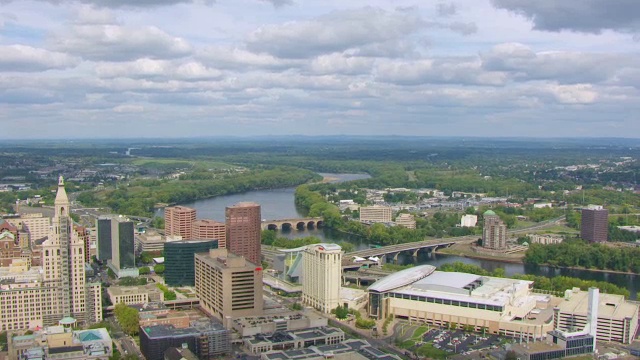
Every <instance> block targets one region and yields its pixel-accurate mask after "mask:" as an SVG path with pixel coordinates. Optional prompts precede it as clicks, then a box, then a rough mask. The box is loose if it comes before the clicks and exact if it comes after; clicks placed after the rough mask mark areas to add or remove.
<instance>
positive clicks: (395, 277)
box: [367, 265, 436, 292]
mask: <svg viewBox="0 0 640 360" xmlns="http://www.w3.org/2000/svg"><path fill="white" fill-rule="evenodd" d="M434 271H436V267H435V266H432V265H420V266H415V267H411V268H408V269H404V270H401V271H398V272H396V273H393V274H391V275H389V276H387V277H385V278H382V279H380V280H378V281H376V282H375V283H373V284H372V285H371V286H369V288H368V289H367V290H369V291H376V292H386V291H389V290H393V289H397V288H400V287H402V286H406V285H409V284H413V283H414V282H416V281H418V280H420V279H424V278H425V277H427V276H429V275H431V274H432V273H433V272H434Z"/></svg>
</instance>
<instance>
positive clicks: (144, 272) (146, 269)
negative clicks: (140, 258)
mask: <svg viewBox="0 0 640 360" xmlns="http://www.w3.org/2000/svg"><path fill="white" fill-rule="evenodd" d="M138 273H140V275H147V274H150V273H151V269H149V267H148V266H143V267H141V268H139V269H138Z"/></svg>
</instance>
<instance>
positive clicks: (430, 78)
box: [375, 58, 508, 86]
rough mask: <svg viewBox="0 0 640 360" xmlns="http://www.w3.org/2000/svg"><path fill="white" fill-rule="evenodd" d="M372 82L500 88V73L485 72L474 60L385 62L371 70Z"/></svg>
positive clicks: (501, 75)
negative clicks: (374, 79)
mask: <svg viewBox="0 0 640 360" xmlns="http://www.w3.org/2000/svg"><path fill="white" fill-rule="evenodd" d="M375 74H376V79H377V80H379V81H384V82H389V83H393V84H398V85H423V84H466V85H489V86H502V85H504V84H505V83H506V81H507V79H508V77H507V75H506V74H505V73H503V72H498V71H486V70H484V69H482V64H481V62H480V61H479V60H478V59H476V58H439V59H422V60H416V61H405V62H400V61H385V62H381V63H380V64H379V65H378V66H377V67H376V69H375Z"/></svg>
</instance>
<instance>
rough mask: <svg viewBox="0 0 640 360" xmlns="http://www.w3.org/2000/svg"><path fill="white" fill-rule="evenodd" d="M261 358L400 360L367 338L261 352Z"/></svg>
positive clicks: (291, 359)
mask: <svg viewBox="0 0 640 360" xmlns="http://www.w3.org/2000/svg"><path fill="white" fill-rule="evenodd" d="M260 359H261V360H325V359H334V360H372V359H376V360H400V358H399V357H397V356H395V355H391V354H387V353H385V352H383V351H380V350H379V349H376V348H374V347H373V346H371V344H369V343H368V342H367V341H366V340H362V339H349V340H345V341H343V342H341V343H339V344H332V345H318V346H311V347H309V348H303V349H294V350H272V351H268V352H266V353H262V354H260Z"/></svg>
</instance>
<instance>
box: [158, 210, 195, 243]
mask: <svg viewBox="0 0 640 360" xmlns="http://www.w3.org/2000/svg"><path fill="white" fill-rule="evenodd" d="M194 221H196V210H195V209H192V208H188V207H186V206H172V207H168V208H165V209H164V234H165V235H166V236H170V235H177V236H182V239H183V240H191V239H193V232H192V231H193V222H194Z"/></svg>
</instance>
